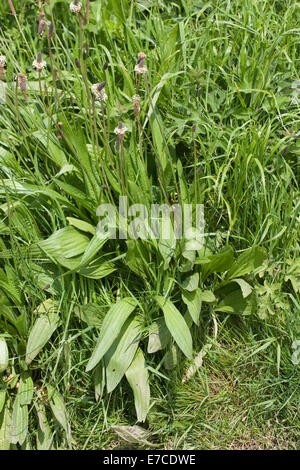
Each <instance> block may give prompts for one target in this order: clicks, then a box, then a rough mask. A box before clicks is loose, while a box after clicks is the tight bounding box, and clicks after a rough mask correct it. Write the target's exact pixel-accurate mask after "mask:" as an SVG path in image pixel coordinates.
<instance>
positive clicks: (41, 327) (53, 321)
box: [26, 312, 59, 364]
mask: <svg viewBox="0 0 300 470" xmlns="http://www.w3.org/2000/svg"><path fill="white" fill-rule="evenodd" d="M58 324H59V317H58V314H57V313H56V312H49V313H48V314H44V315H42V316H41V317H39V318H38V319H37V320H36V322H35V324H34V325H33V328H32V330H31V332H30V334H29V338H28V341H27V347H26V364H30V363H31V361H33V359H34V358H35V357H36V356H37V355H38V353H39V352H40V350H41V349H42V348H43V347H44V346H45V344H46V343H47V342H48V341H49V339H50V338H51V336H52V334H53V333H54V331H55V330H56V328H57V326H58Z"/></svg>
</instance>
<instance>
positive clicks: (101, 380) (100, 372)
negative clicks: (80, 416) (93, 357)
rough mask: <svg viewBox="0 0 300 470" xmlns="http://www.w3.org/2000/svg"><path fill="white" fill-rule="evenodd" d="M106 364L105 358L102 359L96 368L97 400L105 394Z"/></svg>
mask: <svg viewBox="0 0 300 470" xmlns="http://www.w3.org/2000/svg"><path fill="white" fill-rule="evenodd" d="M105 379H106V376H105V364H104V360H102V361H100V362H99V364H97V365H96V367H95V369H94V386H95V400H96V401H99V400H100V399H101V397H102V395H103V392H104V387H105Z"/></svg>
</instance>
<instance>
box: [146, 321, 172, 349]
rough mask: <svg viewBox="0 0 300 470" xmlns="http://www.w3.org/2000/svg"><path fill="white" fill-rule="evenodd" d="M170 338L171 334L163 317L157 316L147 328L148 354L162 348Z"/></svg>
mask: <svg viewBox="0 0 300 470" xmlns="http://www.w3.org/2000/svg"><path fill="white" fill-rule="evenodd" d="M170 340H171V334H170V332H169V330H168V328H167V326H166V322H165V320H164V319H163V318H158V320H156V321H155V322H153V323H152V324H151V326H150V328H149V340H148V349H147V352H148V353H149V354H152V353H155V352H157V351H160V350H161V349H164V348H165V347H166V346H167V345H168V344H169V342H170Z"/></svg>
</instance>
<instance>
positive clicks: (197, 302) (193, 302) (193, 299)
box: [182, 288, 202, 325]
mask: <svg viewBox="0 0 300 470" xmlns="http://www.w3.org/2000/svg"><path fill="white" fill-rule="evenodd" d="M182 300H183V301H184V303H185V304H186V306H187V308H188V311H189V314H190V315H191V317H192V319H193V321H194V322H195V323H196V325H199V317H200V312H201V306H202V298H201V289H199V288H198V289H196V290H195V291H193V292H187V291H183V292H182Z"/></svg>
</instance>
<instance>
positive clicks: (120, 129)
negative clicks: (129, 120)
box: [114, 121, 128, 140]
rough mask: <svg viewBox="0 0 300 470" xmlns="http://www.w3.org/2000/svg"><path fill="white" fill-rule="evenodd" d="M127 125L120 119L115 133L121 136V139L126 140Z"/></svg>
mask: <svg viewBox="0 0 300 470" xmlns="http://www.w3.org/2000/svg"><path fill="white" fill-rule="evenodd" d="M127 131H128V129H127V127H125V126H124V124H123V122H122V121H120V122H119V124H118V126H117V127H116V128H115V131H114V132H115V134H117V136H118V137H119V139H120V140H124V135H125V132H127Z"/></svg>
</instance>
